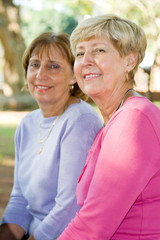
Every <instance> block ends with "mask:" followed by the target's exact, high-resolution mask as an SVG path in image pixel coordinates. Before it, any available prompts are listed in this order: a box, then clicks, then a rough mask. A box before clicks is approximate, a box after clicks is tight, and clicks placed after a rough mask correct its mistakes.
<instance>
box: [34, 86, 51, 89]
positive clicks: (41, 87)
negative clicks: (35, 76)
mask: <svg viewBox="0 0 160 240" xmlns="http://www.w3.org/2000/svg"><path fill="white" fill-rule="evenodd" d="M37 88H39V89H48V88H49V87H43V86H37Z"/></svg>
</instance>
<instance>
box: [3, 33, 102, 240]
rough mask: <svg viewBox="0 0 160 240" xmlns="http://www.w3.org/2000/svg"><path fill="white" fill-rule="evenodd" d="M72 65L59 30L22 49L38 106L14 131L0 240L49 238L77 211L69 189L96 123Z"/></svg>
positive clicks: (72, 187)
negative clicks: (12, 167) (10, 180)
mask: <svg viewBox="0 0 160 240" xmlns="http://www.w3.org/2000/svg"><path fill="white" fill-rule="evenodd" d="M73 63H74V57H73V55H72V53H71V50H70V43H69V36H68V35H67V34H65V33H60V34H55V33H53V32H47V33H44V34H42V35H40V36H38V37H37V38H36V39H34V40H33V42H32V43H31V44H30V45H29V47H28V48H27V49H26V51H25V53H24V56H23V66H24V69H25V73H26V80H27V84H28V89H29V92H30V94H31V95H32V97H33V98H34V99H35V100H36V101H37V103H38V105H39V109H36V110H34V111H32V112H30V113H29V114H28V115H27V116H26V117H25V118H24V119H23V120H22V122H21V124H20V126H19V127H18V128H17V131H16V136H15V144H16V163H15V177H14V186H13V190H12V193H11V197H10V201H9V203H8V206H7V208H6V210H5V212H4V215H3V219H2V226H1V228H0V239H1V240H13V239H16V240H18V239H21V238H22V237H23V235H24V234H25V232H28V233H29V235H30V237H29V239H36V240H53V239H55V238H57V237H58V236H59V235H60V233H61V232H62V231H63V230H64V228H65V227H66V226H67V224H68V223H69V222H70V221H71V219H72V218H73V217H74V215H75V213H76V211H77V210H78V209H79V207H78V206H77V204H76V196H75V188H76V185H77V181H78V177H79V175H80V172H81V170H82V168H83V166H84V163H85V160H86V156H87V154H88V150H89V148H90V146H91V144H92V143H93V140H94V138H95V135H96V134H97V132H98V131H99V129H100V128H101V127H102V121H101V119H100V118H99V117H98V115H97V113H96V111H95V110H94V109H93V108H92V107H91V106H90V105H89V104H88V103H86V102H85V101H83V100H82V99H83V98H85V95H84V94H82V92H81V90H80V89H79V87H78V85H77V83H76V81H75V77H74V73H73ZM25 238H27V236H26V237H25ZM23 239H24V238H23Z"/></svg>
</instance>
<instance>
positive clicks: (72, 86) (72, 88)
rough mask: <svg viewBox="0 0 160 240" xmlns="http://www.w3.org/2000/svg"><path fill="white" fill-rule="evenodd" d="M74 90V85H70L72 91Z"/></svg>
mask: <svg viewBox="0 0 160 240" xmlns="http://www.w3.org/2000/svg"><path fill="white" fill-rule="evenodd" d="M73 90H74V85H73V84H72V85H70V91H71V92H72V91H73Z"/></svg>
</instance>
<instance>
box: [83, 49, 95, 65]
mask: <svg viewBox="0 0 160 240" xmlns="http://www.w3.org/2000/svg"><path fill="white" fill-rule="evenodd" d="M82 64H83V65H84V66H92V65H93V64H94V56H93V54H91V53H88V52H85V53H84V55H83V59H82Z"/></svg>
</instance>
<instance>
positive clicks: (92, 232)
mask: <svg viewBox="0 0 160 240" xmlns="http://www.w3.org/2000/svg"><path fill="white" fill-rule="evenodd" d="M159 156H160V144H159V141H158V137H157V135H156V132H155V129H154V127H153V126H152V123H151V122H150V120H149V119H148V117H147V116H146V115H144V114H143V113H142V112H140V111H139V110H137V109H132V110H131V109H129V110H128V109H125V110H124V111H123V113H121V112H120V113H119V114H118V115H117V116H116V117H115V118H113V119H112V121H110V123H109V124H108V126H106V127H105V131H104V136H103V140H102V145H101V150H100V154H99V157H98V160H97V164H96V168H95V171H94V174H93V178H92V181H91V183H90V186H89V190H88V194H87V196H86V199H85V201H84V204H83V206H82V208H81V209H80V211H79V212H78V213H77V215H76V217H75V218H74V219H73V220H72V221H71V223H70V224H69V225H68V227H67V228H66V229H65V231H64V232H63V233H62V234H61V235H60V237H59V238H58V239H59V240H82V239H83V240H91V239H94V240H99V239H101V240H109V239H111V237H112V236H113V235H114V233H115V232H116V230H117V228H118V227H119V225H120V224H121V222H122V221H123V220H124V218H125V216H126V214H127V212H128V211H129V209H130V208H131V206H132V205H133V204H134V202H135V200H136V199H137V197H138V196H139V195H140V193H141V192H142V191H143V190H144V188H145V187H146V185H147V184H148V182H149V181H150V179H151V178H152V177H153V175H154V174H155V173H156V172H157V171H158V169H159V168H160V166H159ZM83 177H84V176H82V179H83ZM85 177H86V176H85ZM86 178H87V177H86ZM79 191H80V189H79ZM78 193H79V192H78ZM79 194H80V193H79Z"/></svg>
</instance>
